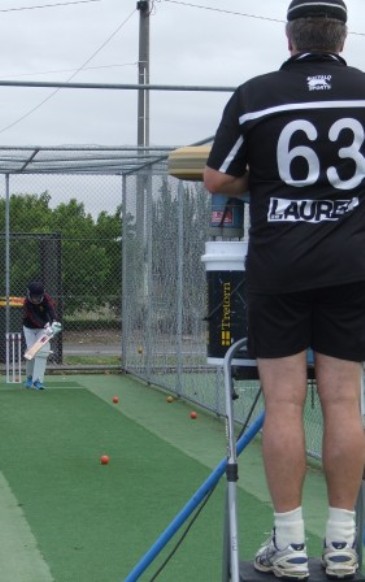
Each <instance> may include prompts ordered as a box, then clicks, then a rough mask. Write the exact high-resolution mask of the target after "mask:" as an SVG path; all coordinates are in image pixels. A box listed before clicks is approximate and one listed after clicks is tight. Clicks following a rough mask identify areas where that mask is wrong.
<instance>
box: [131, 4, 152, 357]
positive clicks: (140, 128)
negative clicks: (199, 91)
mask: <svg viewBox="0 0 365 582" xmlns="http://www.w3.org/2000/svg"><path fill="white" fill-rule="evenodd" d="M137 10H139V56H138V84H139V85H141V86H146V85H148V84H149V82H150V71H149V68H150V67H149V65H150V63H149V60H150V55H149V49H150V28H149V27H150V0H140V1H139V2H137ZM137 115H138V118H137V144H138V146H140V147H147V146H149V140H150V135H149V134H150V128H149V116H150V113H149V90H148V89H138V108H137ZM138 155H141V156H144V155H145V152H144V151H143V150H138ZM150 185H151V180H150V173H149V171H148V170H147V171H146V170H141V171H139V172H138V173H137V177H136V236H137V248H136V253H137V256H136V265H135V268H136V276H137V280H138V282H139V283H138V288H137V293H136V295H137V297H136V301H137V309H136V316H137V319H143V317H144V313H145V308H146V301H147V299H148V296H149V289H148V268H149V267H148V256H149V252H148V249H149V246H150V244H151V241H150V240H149V239H148V236H149V228H148V221H147V218H146V210H147V213H148V209H149V201H148V196H150V192H149V190H150ZM149 220H151V217H149ZM145 261H146V262H145ZM147 323H148V322H147ZM147 327H148V325H147ZM146 336H147V339H148V329H147V333H146ZM145 347H146V350H145V353H146V352H147V355H148V347H147V346H145ZM147 359H148V358H147Z"/></svg>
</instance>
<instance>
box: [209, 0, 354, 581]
mask: <svg viewBox="0 0 365 582" xmlns="http://www.w3.org/2000/svg"><path fill="white" fill-rule="evenodd" d="M346 21H347V9H346V6H345V3H344V2H343V0H322V1H316V0H293V1H292V2H291V4H290V5H289V9H288V23H287V27H286V32H287V37H288V47H289V51H290V53H291V57H290V59H289V60H288V61H286V62H285V63H284V64H283V65H282V67H281V69H280V70H279V71H276V72H273V73H269V74H267V75H262V76H260V77H256V78H254V79H251V80H249V81H247V82H246V83H244V84H243V85H241V86H240V87H238V89H237V90H236V91H235V93H234V94H233V96H232V97H231V99H230V100H229V102H228V104H227V106H226V108H225V110H224V113H223V117H222V121H221V123H220V125H219V128H218V130H217V134H216V136H215V140H214V143H213V146H212V150H211V153H210V155H209V158H208V162H207V167H206V169H205V173H204V181H205V185H206V187H207V189H208V190H209V191H210V192H212V193H213V194H214V193H222V194H226V195H229V196H237V197H241V196H242V194H243V193H244V192H246V191H247V190H249V191H250V201H251V203H250V235H249V246H248V255H247V263H246V274H247V285H248V330H249V331H248V335H249V338H248V339H249V349H250V351H251V353H252V356H253V357H256V358H257V364H258V369H259V373H260V378H261V381H262V386H263V392H264V397H265V409H266V415H265V423H264V429H263V456H264V464H265V471H266V477H267V481H268V487H269V490H270V494H271V498H272V501H273V506H274V529H273V533H272V535H271V537H270V539H269V540H268V541H267V542H266V543H265V544H264V545H263V546H262V547H261V548H260V550H259V551H258V553H257V554H256V557H255V562H254V564H255V568H256V569H257V570H260V571H263V572H273V573H274V574H275V575H276V576H278V577H284V578H285V577H287V578H297V579H305V578H307V577H308V558H307V552H306V547H305V532H304V522H303V514H302V487H303V482H304V476H305V469H306V458H305V434H304V426H303V409H304V403H305V398H306V389H307V365H306V353H307V350H308V348H312V350H313V351H314V354H315V371H316V379H317V388H318V395H319V399H320V402H321V406H322V410H323V418H324V437H323V454H322V459H323V467H324V472H325V477H326V482H327V490H328V503H329V511H328V519H327V524H326V531H325V544H324V550H323V556H322V561H323V566H324V568H325V569H326V573H327V575H328V576H330V577H334V578H343V577H345V578H351V577H353V576H354V574H355V573H356V570H357V569H358V557H357V553H356V550H355V536H356V531H355V529H356V528H355V523H356V520H355V505H356V499H357V495H358V492H359V489H360V486H361V478H362V471H363V467H364V462H365V447H364V435H363V428H362V421H361V411H360V386H361V376H362V362H363V361H364V360H365V252H364V249H365V75H364V73H363V72H361V71H359V70H357V69H355V68H352V67H349V66H347V64H346V62H345V61H344V60H343V59H342V58H341V57H340V53H341V51H342V49H343V46H344V42H345V39H346V34H347V27H346Z"/></svg>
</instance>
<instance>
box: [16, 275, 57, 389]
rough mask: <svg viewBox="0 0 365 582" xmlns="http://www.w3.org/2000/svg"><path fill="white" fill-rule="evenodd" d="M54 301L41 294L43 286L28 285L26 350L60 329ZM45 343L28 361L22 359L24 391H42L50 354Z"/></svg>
mask: <svg viewBox="0 0 365 582" xmlns="http://www.w3.org/2000/svg"><path fill="white" fill-rule="evenodd" d="M56 319H57V316H56V309H55V302H54V300H53V299H52V297H51V296H50V295H48V293H46V292H45V289H44V285H43V283H41V282H39V281H32V282H31V283H29V285H28V288H27V292H26V297H25V300H24V313H23V333H24V338H25V343H26V346H27V351H29V350H30V348H32V346H34V347H35V344H36V343H37V342H39V340H40V339H41V338H43V337H44V336H45V335H46V336H47V335H48V336H49V337H53V336H54V335H55V333H54V332H55V330H57V331H60V330H61V324H60V323H58V322H57V321H56ZM50 351H51V350H50V343H49V341H46V342H44V343H43V344H42V345H41V348H40V349H39V350H38V351H36V353H35V355H34V357H32V359H26V367H25V370H26V382H25V387H26V388H33V389H35V390H44V375H45V372H46V366H47V360H48V356H49V354H50Z"/></svg>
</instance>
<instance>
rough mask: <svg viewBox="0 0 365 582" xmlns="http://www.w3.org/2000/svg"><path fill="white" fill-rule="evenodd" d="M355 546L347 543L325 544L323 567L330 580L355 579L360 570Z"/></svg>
mask: <svg viewBox="0 0 365 582" xmlns="http://www.w3.org/2000/svg"><path fill="white" fill-rule="evenodd" d="M354 546H355V542H354V544H353V546H349V544H348V543H346V542H330V543H329V544H327V543H326V542H325V545H324V550H323V554H322V566H323V567H324V568H325V569H326V574H327V576H328V577H329V578H353V577H354V576H355V574H356V572H357V570H358V568H359V558H358V555H357V552H356V550H355V547H354Z"/></svg>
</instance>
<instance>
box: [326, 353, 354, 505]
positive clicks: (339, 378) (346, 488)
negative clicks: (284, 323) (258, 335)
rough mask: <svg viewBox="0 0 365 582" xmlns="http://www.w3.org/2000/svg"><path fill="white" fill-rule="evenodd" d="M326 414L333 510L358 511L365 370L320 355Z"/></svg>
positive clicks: (330, 500)
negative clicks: (363, 378) (362, 382)
mask: <svg viewBox="0 0 365 582" xmlns="http://www.w3.org/2000/svg"><path fill="white" fill-rule="evenodd" d="M315 366H316V378H317V389H318V395H319V398H320V401H321V405H322V411H323V422H324V432H323V450H322V458H323V468H324V472H325V476H326V482H327V491H328V502H329V505H330V507H338V508H342V509H347V510H351V511H352V510H354V507H355V504H356V500H357V496H358V493H359V490H360V486H361V480H362V474H363V470H364V463H365V440H364V431H363V426H362V418H361V410H360V389H361V375H362V366H361V364H360V363H357V362H349V361H346V360H339V359H337V358H331V357H329V356H324V355H323V354H318V353H317V354H316V364H315Z"/></svg>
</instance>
